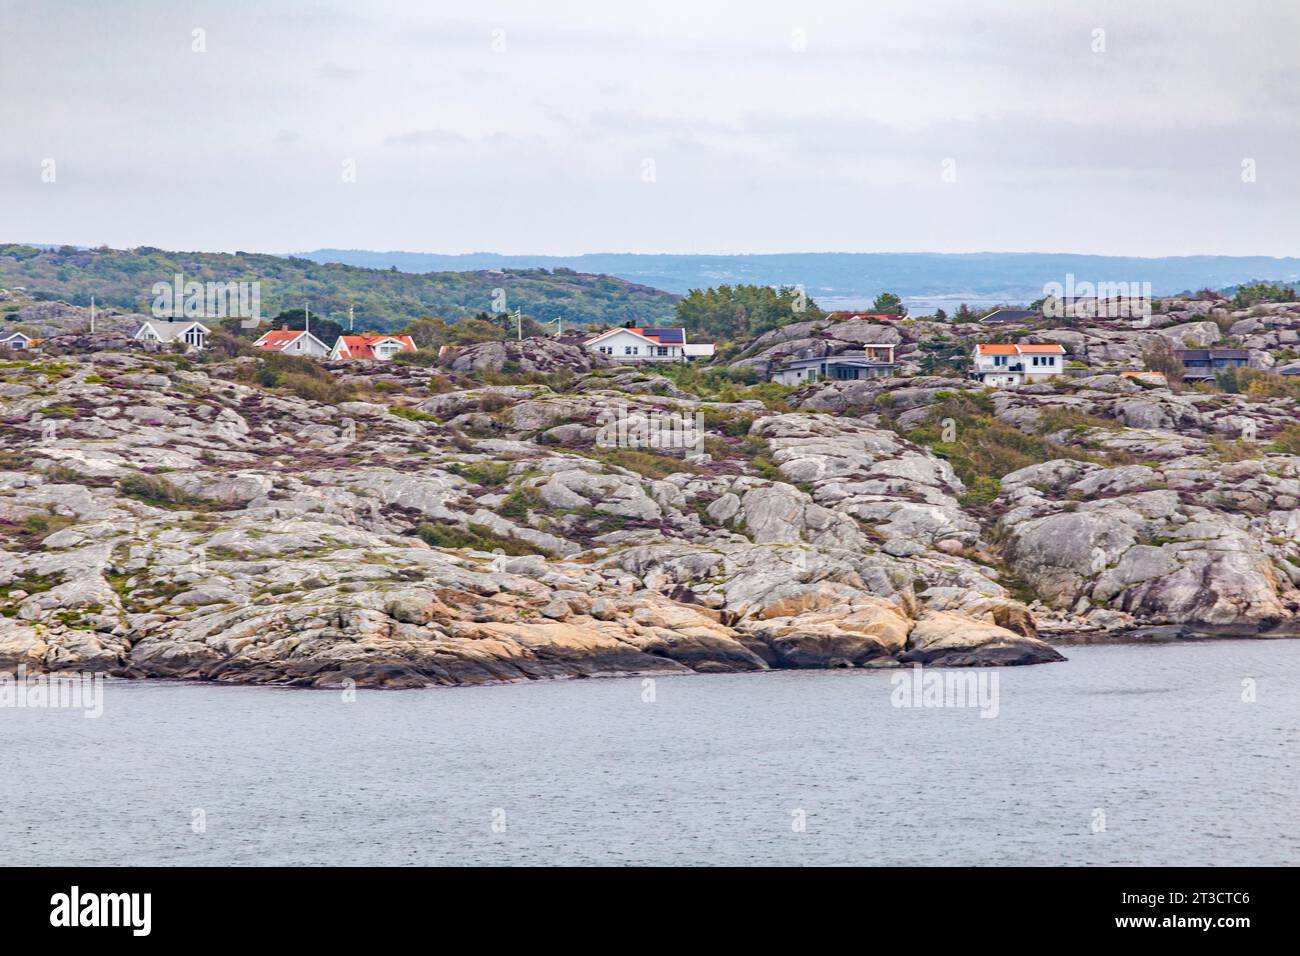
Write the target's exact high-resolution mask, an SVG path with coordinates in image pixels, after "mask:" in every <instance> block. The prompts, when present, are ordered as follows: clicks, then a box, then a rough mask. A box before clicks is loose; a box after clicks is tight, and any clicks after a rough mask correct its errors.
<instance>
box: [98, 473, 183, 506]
mask: <svg viewBox="0 0 1300 956" xmlns="http://www.w3.org/2000/svg"><path fill="white" fill-rule="evenodd" d="M117 490H118V492H120V493H121V494H123V495H126V496H127V497H128V498H135V499H137V500H139V501H143V502H144V503H145V504H149V505H154V506H155V507H162V508H179V507H184V506H186V505H194V504H198V503H199V502H200V500H201V499H198V498H196V497H194V496H193V495H190V494H188V493H187V492H185V491H182V490H181V489H180V488H178V487H176V486H175V485H174V484H172V483H171V482H170V481H168V480H167V479H166V478H163V477H162V476H161V475H146V474H143V473H142V472H135V473H133V474H130V475H127V476H126V477H125V478H122V479H121V480H120V481H118V483H117Z"/></svg>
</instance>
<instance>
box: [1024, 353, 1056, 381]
mask: <svg viewBox="0 0 1300 956" xmlns="http://www.w3.org/2000/svg"><path fill="white" fill-rule="evenodd" d="M1020 360H1021V361H1022V362H1024V364H1025V381H1026V382H1041V381H1043V380H1044V379H1049V378H1051V377H1052V376H1053V375H1060V374H1061V373H1062V372H1064V371H1065V356H1063V355H1022V356H1020Z"/></svg>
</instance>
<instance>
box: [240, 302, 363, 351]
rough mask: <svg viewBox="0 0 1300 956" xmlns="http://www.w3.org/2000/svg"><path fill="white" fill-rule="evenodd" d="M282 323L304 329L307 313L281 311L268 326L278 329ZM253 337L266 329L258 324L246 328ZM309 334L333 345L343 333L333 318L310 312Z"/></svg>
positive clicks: (302, 310)
mask: <svg viewBox="0 0 1300 956" xmlns="http://www.w3.org/2000/svg"><path fill="white" fill-rule="evenodd" d="M282 325H287V326H288V327H289V328H291V329H304V328H306V327H307V313H306V310H304V309H288V310H286V311H284V312H281V313H280V314H279V315H277V316H276V317H275V318H274V319H272V320H271V322H270V327H271V328H273V329H278V328H279V327H280V326H282ZM246 331H247V333H250V334H251V335H252V336H253V338H255V339H256V338H260V337H261V336H262V335H263V334H264V333H265V332H266V329H264V328H262V327H261V326H258V327H257V328H254V329H248V330H246ZM311 334H312V335H314V336H316V338H318V339H320V340H321V341H322V342H324V343H325V344H326V345H333V344H334V343H335V342H336V341H337V340H338V337H339V336H340V335H343V334H344V329H343V326H341V325H339V323H337V322H335V321H334V320H333V319H326V318H323V317H322V316H319V315H316V314H315V313H313V314H312V317H311Z"/></svg>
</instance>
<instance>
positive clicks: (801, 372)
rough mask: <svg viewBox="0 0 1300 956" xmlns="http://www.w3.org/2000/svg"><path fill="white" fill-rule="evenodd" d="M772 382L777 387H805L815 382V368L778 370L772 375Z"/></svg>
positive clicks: (811, 366) (814, 366) (812, 366)
mask: <svg viewBox="0 0 1300 956" xmlns="http://www.w3.org/2000/svg"><path fill="white" fill-rule="evenodd" d="M772 381H774V382H776V383H777V384H778V385H806V384H808V383H809V382H815V381H817V366H816V365H810V366H808V367H807V368H785V369H780V370H779V371H777V372H774V373H773V374H772Z"/></svg>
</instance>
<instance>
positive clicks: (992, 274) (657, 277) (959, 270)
mask: <svg viewBox="0 0 1300 956" xmlns="http://www.w3.org/2000/svg"><path fill="white" fill-rule="evenodd" d="M300 255H302V256H304V257H305V258H308V259H313V260H315V261H317V262H341V263H347V264H350V265H356V266H367V267H369V268H388V267H390V266H396V267H397V268H398V269H401V270H403V271H405V272H428V271H439V272H447V271H462V270H476V269H505V268H512V269H523V268H529V269H535V268H548V269H553V268H568V269H577V270H580V271H583V272H599V273H604V274H607V275H612V276H618V277H619V278H622V279H627V280H628V281H630V282H639V283H644V284H645V285H649V286H653V287H655V288H657V289H664V290H666V291H668V292H674V293H677V294H679V295H680V294H684V293H686V292H687V291H689V290H690V289H696V288H708V287H709V286H717V285H720V284H722V283H729V284H732V285H734V284H736V283H755V284H759V285H802V286H803V287H804V289H805V291H806V292H807V293H808V294H809V295H811V296H814V297H815V298H816V299H817V300H818V301H819V302H821V303H822V304H824V305H825V304H831V305H833V304H835V303H836V302H837V300H865V301H867V302H870V300H871V298H872V297H874V296H875V295H877V294H878V293H880V292H885V291H889V292H895V293H897V294H899V295H901V296H904V297H909V298H920V297H923V298H927V299H932V298H936V297H939V298H944V299H951V300H952V301H954V302H956V301H959V300H963V299H964V300H965V301H1003V302H1031V301H1033V300H1034V299H1037V298H1040V297H1041V296H1042V294H1043V285H1044V284H1045V283H1048V282H1060V283H1064V282H1065V277H1066V274H1067V273H1073V274H1074V276H1075V279H1076V281H1087V282H1150V283H1151V287H1152V289H1151V291H1152V294H1153V295H1157V296H1160V295H1172V294H1174V293H1176V292H1179V291H1181V290H1184V289H1200V288H1204V287H1206V286H1209V287H1211V288H1219V287H1222V286H1226V285H1233V284H1236V283H1241V282H1246V281H1249V280H1251V279H1252V278H1254V277H1255V276H1260V275H1269V276H1277V277H1279V278H1281V279H1286V280H1287V281H1295V280H1296V279H1300V258H1273V257H1269V256H1180V257H1166V258H1158V259H1141V258H1133V257H1123V256H1084V255H1075V254H1072V253H1059V254H1058V253H1021V252H975V253H960V254H956V253H952V254H950V253H911V252H908V253H846V252H808V253H788V254H776V255H754V256H710V255H698V256H692V255H633V254H624V253H589V254H586V255H581V256H502V255H496V254H494V253H486V252H481V253H471V254H468V255H457V256H447V255H436V254H432V253H421V252H368V251H363V250H348V249H317V250H315V251H314V252H304V253H300Z"/></svg>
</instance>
